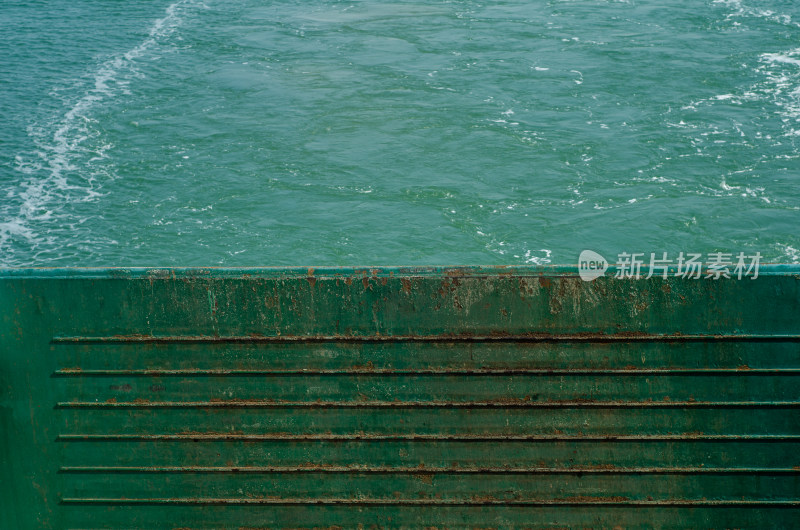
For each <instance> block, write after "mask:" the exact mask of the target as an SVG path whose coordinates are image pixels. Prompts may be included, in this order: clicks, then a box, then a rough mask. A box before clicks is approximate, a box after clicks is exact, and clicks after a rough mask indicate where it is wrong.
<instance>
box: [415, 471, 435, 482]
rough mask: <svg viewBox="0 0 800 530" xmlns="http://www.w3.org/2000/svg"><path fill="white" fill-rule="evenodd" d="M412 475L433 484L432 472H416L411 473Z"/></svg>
mask: <svg viewBox="0 0 800 530" xmlns="http://www.w3.org/2000/svg"><path fill="white" fill-rule="evenodd" d="M411 476H412V477H414V478H415V479H417V480H419V481H420V482H423V483H425V484H433V474H430V473H417V474H414V475H411Z"/></svg>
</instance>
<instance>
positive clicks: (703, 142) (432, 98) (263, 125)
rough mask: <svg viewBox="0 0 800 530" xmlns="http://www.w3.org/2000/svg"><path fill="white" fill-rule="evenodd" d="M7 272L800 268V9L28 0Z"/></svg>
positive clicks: (14, 73) (9, 179) (20, 49)
mask: <svg viewBox="0 0 800 530" xmlns="http://www.w3.org/2000/svg"><path fill="white" fill-rule="evenodd" d="M0 186H2V187H1V188H0V266H7V267H9V266H10V267H16V266H134V265H140V266H193V265H226V266H250V265H253V266H255V265H355V264H358V265H389V264H394V265H402V264H442V265H446V264H452V265H457V264H522V263H539V264H544V263H575V262H576V261H577V257H578V254H579V252H580V251H581V250H583V249H585V248H591V249H594V250H596V251H599V252H601V253H603V254H606V255H608V256H607V257H609V258H613V257H614V256H616V255H617V254H618V253H619V252H647V253H649V252H659V253H660V252H669V253H671V254H677V252H679V251H684V252H698V253H710V252H714V251H727V252H734V253H735V252H739V251H745V252H748V253H750V252H756V251H758V252H761V254H762V255H763V256H764V258H763V261H778V262H798V261H800V250H798V249H800V230H799V227H800V2H797V1H795V0H724V1H720V0H717V1H712V0H703V1H699V0H698V1H692V2H686V1H678V0H671V1H658V0H653V1H645V0H629V1H611V0H608V1H602V0H573V1H555V0H553V1H536V0H496V1H488V0H487V1H473V0H426V1H422V0H406V1H402V0H391V1H389V0H361V1H335V0H205V1H200V0H182V1H178V2H174V1H170V0H127V1H125V2H121V1H119V0H4V1H3V2H2V4H0Z"/></svg>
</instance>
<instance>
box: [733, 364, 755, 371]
mask: <svg viewBox="0 0 800 530" xmlns="http://www.w3.org/2000/svg"><path fill="white" fill-rule="evenodd" d="M736 369H737V370H739V371H747V370H752V368H750V367H749V366H747V365H746V364H743V365H741V366H737V367H736Z"/></svg>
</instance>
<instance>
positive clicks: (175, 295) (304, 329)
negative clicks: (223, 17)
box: [0, 266, 800, 528]
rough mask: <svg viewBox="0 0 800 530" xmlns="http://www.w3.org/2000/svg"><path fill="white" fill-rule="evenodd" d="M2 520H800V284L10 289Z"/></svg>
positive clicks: (11, 278) (403, 278)
mask: <svg viewBox="0 0 800 530" xmlns="http://www.w3.org/2000/svg"><path fill="white" fill-rule="evenodd" d="M0 308H2V313H1V314H0V318H1V319H2V320H0V473H2V481H0V503H2V504H0V527H2V528H222V527H224V528H240V527H246V528H253V527H264V528H267V527H268V528H282V527H293V528H294V527H337V526H340V527H354V526H358V525H359V524H361V525H363V526H364V527H367V528H369V527H409V528H417V527H424V526H432V527H437V528H458V527H469V528H472V527H481V528H487V527H488V528H507V527H548V528H551V527H593V528H607V527H608V528H610V527H653V526H656V527H738V528H744V527H749V528H767V527H792V526H797V525H798V524H800V523H798V521H800V384H798V383H800V269H798V268H795V267H791V266H768V267H762V270H761V272H760V276H759V278H758V279H757V280H741V281H737V280H718V281H713V280H689V279H681V278H673V277H670V278H668V279H662V278H651V279H648V280H644V279H641V280H617V279H613V278H600V279H598V280H596V281H594V282H591V283H587V282H583V281H581V280H580V279H579V278H578V277H577V274H576V271H575V270H573V269H568V268H464V269H437V268H431V269H419V268H410V269H409V268H406V269H403V268H381V269H364V270H360V269H316V270H314V269H302V270H301V269H244V270H229V269H186V270H155V269H134V270H113V269H112V270H91V269H80V270H79V269H73V270H42V269H30V270H6V271H0Z"/></svg>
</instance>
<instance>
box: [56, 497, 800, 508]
mask: <svg viewBox="0 0 800 530" xmlns="http://www.w3.org/2000/svg"><path fill="white" fill-rule="evenodd" d="M61 502H62V503H64V504H103V505H125V504H139V505H142V504H172V505H181V504H183V505H198V506H205V505H215V504H256V505H261V504H263V505H290V504H313V505H331V504H348V505H364V506H366V505H379V506H492V505H502V506H564V505H566V506H580V505H593V506H597V505H600V506H617V505H623V506H686V507H691V506H787V507H789V506H800V500H713V499H692V500H684V499H680V500H679V499H675V500H663V501H660V500H659V501H656V500H653V501H649V500H633V499H626V498H619V499H615V498H607V499H604V498H581V497H577V498H572V499H571V498H566V499H541V500H536V499H531V500H508V499H463V500H460V499H452V500H451V499H372V498H353V499H344V498H338V499H335V498H314V499H290V498H250V497H247V498H179V497H176V498H154V499H127V498H88V497H87V498H81V497H68V498H63V499H61Z"/></svg>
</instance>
